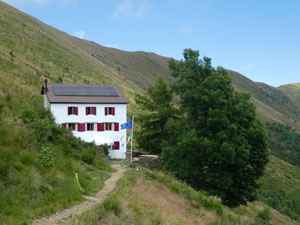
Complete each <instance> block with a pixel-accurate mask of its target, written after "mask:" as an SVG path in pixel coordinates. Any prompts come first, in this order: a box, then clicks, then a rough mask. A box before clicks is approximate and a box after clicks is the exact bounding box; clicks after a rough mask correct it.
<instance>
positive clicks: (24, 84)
mask: <svg viewBox="0 0 300 225" xmlns="http://www.w3.org/2000/svg"><path fill="white" fill-rule="evenodd" d="M0 12H1V13H0V108H1V105H3V106H4V107H3V108H4V109H3V112H4V114H5V119H6V120H11V121H14V120H16V114H17V112H18V111H19V108H20V107H19V106H20V105H21V104H20V103H22V102H28V103H30V104H32V103H37V104H38V105H40V107H42V97H41V96H40V88H41V84H42V82H43V81H44V79H45V78H47V79H49V82H50V83H56V82H58V83H59V82H63V83H101V84H116V85H118V86H119V87H120V88H121V89H122V91H123V92H124V93H125V95H126V96H127V97H128V98H129V99H130V101H131V104H129V107H128V110H129V116H130V115H131V114H132V113H134V111H135V110H136V109H135V104H134V99H133V97H134V94H135V92H139V93H142V92H143V91H144V89H145V88H147V87H149V86H150V85H152V84H153V82H154V80H155V78H156V76H157V75H158V74H162V75H163V76H164V77H165V78H166V80H167V81H169V82H170V83H171V82H172V81H174V78H172V77H171V76H170V72H169V69H168V60H169V59H168V58H166V57H162V56H159V55H156V54H154V53H146V52H126V51H121V50H118V49H113V48H107V47H103V46H100V45H98V44H96V43H94V42H91V41H86V40H81V39H78V38H75V37H72V36H70V35H68V34H66V33H64V32H61V31H59V30H57V29H55V28H53V27H50V26H48V25H46V24H43V23H42V22H40V21H38V20H36V19H35V18H33V17H31V16H29V15H26V14H24V13H22V12H20V11H18V10H16V9H14V8H13V7H11V6H9V5H7V4H5V3H3V2H0ZM229 73H230V75H231V77H232V79H233V85H234V86H235V88H236V90H238V91H245V92H250V93H251V95H252V98H251V99H252V101H253V102H254V103H255V105H256V109H257V114H258V116H259V117H260V118H261V119H262V120H263V121H264V122H266V121H273V120H274V121H276V122H279V123H283V124H289V125H290V126H292V127H293V128H295V129H297V130H298V131H300V124H299V112H300V110H299V106H300V104H299V103H300V102H299V95H298V93H299V92H298V85H288V86H282V87H279V88H274V87H271V86H269V85H266V84H262V83H256V82H253V81H251V80H249V79H247V78H246V77H244V76H243V75H241V74H239V73H236V72H234V71H229ZM14 126H20V125H19V124H18V123H17V124H16V125H13V126H12V128H11V129H12V130H13V129H14ZM12 148H15V149H19V148H20V146H18V143H17V141H15V143H14V145H13V146H12ZM271 163H274V161H271ZM291 168H292V170H294V169H295V168H294V167H291ZM291 180H293V178H291ZM276 182H282V181H281V180H280V179H278V180H276ZM279 186H280V185H279ZM299 202H300V201H299Z"/></svg>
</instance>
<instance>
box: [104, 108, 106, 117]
mask: <svg viewBox="0 0 300 225" xmlns="http://www.w3.org/2000/svg"><path fill="white" fill-rule="evenodd" d="M104 109H105V116H107V107H105V108H104Z"/></svg>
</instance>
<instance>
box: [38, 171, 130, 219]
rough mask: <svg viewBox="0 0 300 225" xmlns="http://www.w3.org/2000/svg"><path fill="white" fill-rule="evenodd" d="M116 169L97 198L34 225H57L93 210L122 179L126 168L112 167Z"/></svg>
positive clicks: (90, 198)
mask: <svg viewBox="0 0 300 225" xmlns="http://www.w3.org/2000/svg"><path fill="white" fill-rule="evenodd" d="M112 167H114V168H116V169H117V171H116V172H114V173H112V175H111V177H110V178H109V179H107V180H106V181H105V183H104V187H103V188H102V189H101V190H100V191H99V192H97V194H96V196H95V197H90V196H84V197H85V198H86V199H87V201H85V202H82V203H80V204H78V205H75V206H73V207H72V208H69V209H65V210H62V211H59V212H57V213H55V214H53V215H50V216H49V217H46V218H41V219H36V220H34V221H33V223H32V225H55V224H59V223H61V222H65V220H67V219H69V218H71V217H74V216H76V215H80V214H81V213H83V212H84V211H86V210H88V209H91V208H92V207H93V206H94V205H96V204H99V203H101V202H102V201H103V200H104V199H105V198H106V197H107V196H108V194H109V193H110V192H111V191H112V190H113V189H114V188H115V187H116V184H117V182H118V180H119V179H120V178H121V177H122V175H123V173H124V171H125V168H123V167H121V166H120V165H112Z"/></svg>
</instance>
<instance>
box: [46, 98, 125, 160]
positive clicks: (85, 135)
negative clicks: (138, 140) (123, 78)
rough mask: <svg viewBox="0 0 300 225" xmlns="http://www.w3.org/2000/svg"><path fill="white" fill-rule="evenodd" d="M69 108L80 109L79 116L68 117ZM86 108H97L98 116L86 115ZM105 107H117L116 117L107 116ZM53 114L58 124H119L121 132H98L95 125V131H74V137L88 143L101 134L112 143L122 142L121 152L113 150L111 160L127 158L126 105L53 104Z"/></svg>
mask: <svg viewBox="0 0 300 225" xmlns="http://www.w3.org/2000/svg"><path fill="white" fill-rule="evenodd" d="M68 107H78V115H68ZM86 107H96V113H97V114H96V115H86V111H85V108H86ZM105 107H115V115H114V116H113V115H106V116H105V111H104V110H105V109H104V108H105ZM51 112H52V114H53V115H54V117H55V120H56V123H57V124H59V125H61V124H62V123H105V122H112V123H114V122H117V123H119V131H97V125H96V124H95V125H94V129H95V130H94V131H87V130H86V129H85V131H84V132H78V131H73V134H74V136H76V137H80V138H81V139H82V140H84V141H88V140H90V139H91V137H92V136H93V135H95V134H101V135H103V137H105V138H107V139H110V140H112V141H119V142H120V149H119V150H111V158H119V159H120V158H125V152H126V130H121V124H122V123H126V122H127V121H126V116H127V115H126V113H127V105H126V104H56V103H52V104H51Z"/></svg>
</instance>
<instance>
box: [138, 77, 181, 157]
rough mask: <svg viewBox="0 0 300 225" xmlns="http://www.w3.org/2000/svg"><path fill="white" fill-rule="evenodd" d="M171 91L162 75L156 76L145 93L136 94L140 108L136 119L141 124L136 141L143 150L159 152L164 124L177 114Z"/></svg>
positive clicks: (164, 136)
mask: <svg viewBox="0 0 300 225" xmlns="http://www.w3.org/2000/svg"><path fill="white" fill-rule="evenodd" d="M172 98H173V92H172V90H171V88H170V87H169V85H168V84H167V83H166V82H165V81H164V79H163V77H162V76H158V77H157V79H156V81H155V84H154V86H153V87H151V88H149V89H148V90H147V91H146V94H145V95H141V94H136V96H135V101H136V103H137V104H138V106H139V108H140V109H141V113H140V114H139V115H138V116H137V117H136V121H137V122H138V123H139V125H140V126H141V129H140V131H139V132H137V142H138V144H139V147H140V148H142V149H143V150H145V151H147V152H149V153H153V154H160V153H161V145H162V142H163V140H165V138H166V135H165V134H166V132H165V124H166V123H167V121H168V119H169V118H173V117H175V116H176V115H177V114H178V110H177V109H176V108H175V107H174V106H173V105H172Z"/></svg>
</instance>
